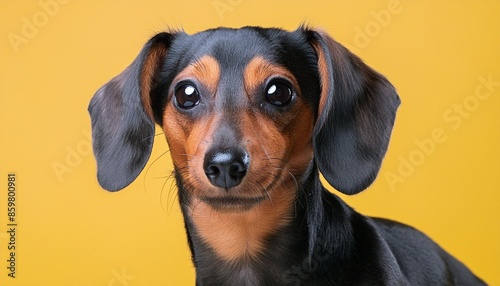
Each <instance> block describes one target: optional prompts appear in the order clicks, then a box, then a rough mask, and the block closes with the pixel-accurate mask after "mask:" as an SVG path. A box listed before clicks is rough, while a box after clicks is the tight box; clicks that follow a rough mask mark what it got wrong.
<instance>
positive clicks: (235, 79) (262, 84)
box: [89, 26, 485, 286]
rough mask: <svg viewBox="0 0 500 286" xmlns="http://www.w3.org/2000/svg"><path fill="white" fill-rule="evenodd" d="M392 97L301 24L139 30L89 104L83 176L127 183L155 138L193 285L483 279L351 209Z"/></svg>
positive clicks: (401, 229)
mask: <svg viewBox="0 0 500 286" xmlns="http://www.w3.org/2000/svg"><path fill="white" fill-rule="evenodd" d="M399 104H400V99H399V96H398V94H397V93H396V90H395V88H394V87H393V86H392V85H391V83H390V82H389V81H388V80H387V79H386V78H385V77H384V76H383V75H381V74H380V73H378V72H376V71H374V70H373V69H372V68H370V67H368V66H367V65H366V64H365V63H364V62H363V61H362V60H361V59H360V58H359V57H357V56H355V55H354V54H352V53H351V52H350V51H349V50H347V49H346V48H344V47H343V46H342V45H341V44H339V43H338V42H336V41H335V40H333V39H332V38H331V37H330V36H329V35H328V34H326V33H325V32H323V31H321V30H316V29H313V28H310V27H306V26H300V27H299V28H298V29H297V30H295V31H285V30H282V29H278V28H261V27H243V28H239V29H232V28H216V29H210V30H206V31H203V32H199V33H196V34H193V35H188V34H186V33H185V32H183V31H168V32H162V33H159V34H157V35H155V36H153V37H152V38H151V39H150V40H149V41H148V42H147V43H146V44H145V46H144V47H143V49H142V50H141V51H140V53H139V55H138V56H137V58H136V59H135V60H134V61H133V62H132V64H131V65H130V66H129V67H127V68H126V69H125V70H124V71H123V72H122V73H120V74H119V75H118V76H116V77H115V78H113V79H111V81H109V82H108V83H106V84H105V85H104V86H103V87H102V88H100V89H99V90H98V91H97V92H96V94H95V95H94V97H93V98H92V99H91V102H90V104H89V112H90V115H91V124H92V137H93V150H94V154H95V157H96V161H97V178H98V181H99V183H100V185H101V186H102V187H103V188H104V189H106V190H109V191H118V190H121V189H123V188H125V187H126V186H127V185H129V184H130V183H131V182H133V181H134V180H135V179H136V178H137V176H138V175H139V173H140V172H141V171H142V170H143V168H144V166H145V164H146V162H147V161H148V159H149V156H150V154H151V148H152V145H153V139H154V137H155V123H156V124H158V125H159V126H161V128H162V129H163V132H164V134H165V137H166V140H167V142H168V145H169V149H170V154H171V157H172V162H173V165H174V172H173V174H174V176H175V180H176V183H177V187H178V197H179V202H180V206H181V210H182V213H183V216H184V221H185V228H186V232H187V237H188V243H189V247H190V250H191V253H192V261H193V264H194V266H195V269H196V285H218V286H219V285H237V286H241V285H321V286H323V285H398V286H400V285H485V283H484V282H483V281H482V280H481V279H480V278H478V277H476V276H475V275H474V274H473V273H472V272H471V271H469V270H468V269H467V268H466V266H464V265H463V264H462V263H461V262H459V261H458V260H456V259H455V258H454V257H452V256H451V255H450V254H448V253H447V252H445V251H444V250H443V249H442V248H440V247H439V246H438V245H437V244H436V243H434V242H433V241H432V240H431V239H430V238H428V237H427V236H426V235H424V234H423V233H421V232H419V231H418V230H416V229H414V228H412V227H410V226H407V225H404V224H400V223H398V222H394V221H391V220H386V219H380V218H370V217H366V216H363V215H361V214H359V213H357V212H356V211H354V210H353V209H352V208H351V207H349V206H348V205H347V204H346V203H344V202H343V201H342V200H341V199H340V198H339V197H337V196H336V195H334V194H332V193H331V192H329V191H327V190H326V189H325V187H324V186H323V185H322V183H321V181H320V173H321V174H322V175H323V177H324V179H326V181H327V182H328V183H329V184H330V185H331V186H333V187H334V188H335V189H336V190H338V191H339V192H341V193H344V194H347V195H353V194H356V193H359V192H361V191H363V190H364V189H366V188H367V187H368V186H369V185H370V184H371V183H372V182H373V181H374V180H375V177H376V176H377V173H378V171H379V168H380V165H381V162H382V159H383V157H384V155H385V153H386V150H387V147H388V143H389V138H390V135H391V132H392V127H393V124H394V120H395V116H396V110H397V108H398V106H399Z"/></svg>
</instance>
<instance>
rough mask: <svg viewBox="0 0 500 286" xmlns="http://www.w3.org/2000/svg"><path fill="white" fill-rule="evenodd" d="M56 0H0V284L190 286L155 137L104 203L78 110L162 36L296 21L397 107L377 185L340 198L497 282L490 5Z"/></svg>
mask: <svg viewBox="0 0 500 286" xmlns="http://www.w3.org/2000/svg"><path fill="white" fill-rule="evenodd" d="M54 1H55V0H36V1H14V0H12V1H5V0H1V1H0V144H1V145H0V146H1V148H0V285H23V286H24V285H51V286H57V285H64V286H66V285H75V286H90V285H130V286H133V285H143V286H144V285H152V286H155V285H194V270H193V267H192V265H191V262H190V254H189V251H188V247H187V242H186V237H185V234H184V228H183V223H182V218H181V215H180V211H179V207H178V204H177V197H176V192H175V189H174V187H173V185H172V181H171V180H168V181H166V179H167V177H168V176H169V175H170V173H171V170H172V167H171V163H170V159H169V158H168V155H167V156H161V155H162V154H163V153H164V152H165V151H166V150H167V146H166V143H165V141H164V140H163V138H162V136H158V137H157V140H156V142H155V147H154V150H153V154H152V156H151V160H150V162H149V163H148V165H147V168H148V169H147V171H144V172H143V173H142V174H141V176H140V177H139V178H138V180H137V181H136V182H135V183H133V184H132V185H131V186H129V187H128V188H126V189H125V190H123V191H121V192H118V193H113V194H111V193H107V192H105V191H103V190H102V189H100V187H99V186H98V185H97V181H96V178H95V171H96V166H95V161H94V158H93V156H92V155H91V152H90V149H89V148H90V139H89V132H90V119H89V116H88V114H87V110H86V109H87V104H88V102H89V100H90V98H91V97H92V95H93V93H94V92H95V91H96V90H97V89H98V88H99V87H100V86H101V85H102V84H104V83H105V82H107V81H108V80H109V79H110V78H111V77H113V76H114V75H116V74H118V73H119V72H121V71H122V70H123V69H124V68H125V67H126V66H127V65H128V64H129V63H130V62H131V61H132V60H133V59H134V58H135V56H136V55H137V53H138V52H139V50H140V49H141V47H142V45H143V44H144V42H145V41H146V40H147V39H148V38H149V37H150V36H152V35H153V34H154V33H155V32H158V31H162V30H164V29H165V28H167V27H171V28H183V29H184V30H186V31H187V32H189V33H194V32H197V31H200V30H204V29H207V28H212V27H217V26H230V27H240V26H244V25H260V26H278V27H283V28H286V29H295V28H296V27H297V26H298V25H300V24H301V23H303V22H306V23H308V24H310V25H312V26H316V27H322V28H324V29H325V30H326V31H327V32H328V33H330V34H331V35H332V36H333V37H335V38H336V39H337V40H338V41H339V42H341V43H342V44H344V45H345V46H347V47H349V48H350V49H351V50H352V51H353V52H355V53H356V54H358V55H359V56H360V57H361V58H363V59H364V60H365V61H366V62H367V63H368V64H369V65H370V66H372V67H374V68H375V69H377V70H378V71H380V72H381V73H383V74H385V75H386V76H387V77H388V78H389V79H390V81H391V82H392V83H393V84H394V85H395V86H396V88H397V89H398V91H399V94H400V96H401V99H402V102H403V104H402V106H401V108H400V109H399V113H398V116H397V119H396V124H395V129H394V132H393V137H392V141H391V144H390V146H389V151H388V154H387V156H386V159H385V161H384V164H383V168H382V170H381V172H380V175H379V177H378V179H377V180H376V182H375V183H374V184H373V185H372V186H371V187H370V188H369V189H368V190H367V191H365V192H363V193H361V194H359V195H357V196H355V197H350V198H345V200H346V201H347V202H348V203H349V204H351V205H352V206H354V207H355V208H356V209H357V210H358V211H360V212H362V213H364V214H368V215H374V216H382V217H388V218H392V219H396V220H398V221H402V222H405V223H408V224H411V225H413V226H415V227H417V228H419V229H421V230H423V231H424V232H426V233H427V234H428V235H430V236H431V237H432V238H433V239H435V240H436V241H437V242H438V243H439V244H440V245H442V246H443V247H444V248H445V249H447V250H448V251H450V252H451V253H452V254H453V255H455V256H457V257H458V258H460V260H462V261H463V262H464V263H465V264H467V265H468V266H469V267H470V268H471V269H473V270H474V272H476V273H477V274H478V275H479V276H481V277H483V278H484V279H485V280H487V281H488V282H489V283H490V284H491V285H500V273H499V270H500V167H499V163H500V118H499V117H500V98H499V97H500V86H499V82H500V34H499V28H500V2H499V1H401V2H399V1H395V0H383V1H364V2H362V1H347V0H339V1H316V2H314V1H250V0H220V1H212V0H209V1H83V0H71V1H68V0H66V1H64V2H68V3H59V2H54ZM60 2H63V1H60ZM44 3H45V4H44ZM47 3H52V6H50V5H49V4H47ZM54 3H56V4H57V5H54ZM398 3H399V4H398ZM47 5H49V7H50V8H47ZM394 7H397V9H396V10H394ZM47 9H48V10H47ZM391 9H392V10H391ZM381 11H386V13H384V12H381ZM387 11H388V12H387ZM387 13H389V14H387ZM44 15H45V16H44ZM384 15H385V18H384ZM387 15H390V17H388V16H387ZM29 23H31V24H29ZM29 25H34V28H33V27H31V30H30V29H29V27H26V26H29ZM16 35H17V38H16V39H17V40H19V38H20V37H22V38H24V40H23V41H21V42H16V41H14V42H12V39H13V37H14V38H15V37H16ZM481 79H483V81H484V80H485V79H486V80H488V79H489V80H490V81H492V82H493V85H491V84H490V85H484V84H483V83H482V81H481ZM495 84H496V86H495ZM478 96H480V97H481V98H478ZM460 106H462V111H460ZM422 146H424V147H422ZM432 146H434V147H432ZM157 158H158V160H156V161H154V160H155V159H157ZM153 161H154V162H153ZM62 166H64V167H62ZM54 168H59V169H57V170H59V171H56V169H54ZM61 168H62V169H61ZM61 170H63V171H61ZM9 172H15V173H16V174H17V180H18V213H17V221H18V223H19V225H18V229H17V246H18V250H17V259H18V260H17V273H16V275H17V278H16V279H10V278H8V277H7V269H6V266H7V265H6V264H7V263H6V262H5V261H6V259H8V256H7V255H8V254H7V240H8V237H7V234H6V223H7V210H6V209H7V207H6V203H7V187H6V186H7V174H8V173H9ZM360 271H362V270H360Z"/></svg>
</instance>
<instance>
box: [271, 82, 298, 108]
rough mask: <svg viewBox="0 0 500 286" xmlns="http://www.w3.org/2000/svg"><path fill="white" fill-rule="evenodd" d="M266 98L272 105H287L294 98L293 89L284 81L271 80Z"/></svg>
mask: <svg viewBox="0 0 500 286" xmlns="http://www.w3.org/2000/svg"><path fill="white" fill-rule="evenodd" d="M266 99H267V101H269V102H270V103H271V104H272V105H275V106H278V107H281V106H285V105H287V104H288V103H289V102H290V100H291V99H292V89H291V88H290V86H288V85H287V84H285V83H283V82H276V81H274V82H271V83H269V84H268V85H267V88H266Z"/></svg>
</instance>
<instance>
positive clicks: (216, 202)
mask: <svg viewBox="0 0 500 286" xmlns="http://www.w3.org/2000/svg"><path fill="white" fill-rule="evenodd" d="M200 199H201V201H203V202H204V203H206V204H208V205H209V206H210V207H212V208H214V209H216V210H220V211H246V210H249V209H251V208H252V207H254V206H256V205H258V204H259V203H261V202H262V201H264V200H265V199H266V197H265V196H261V197H251V198H248V197H235V196H223V197H201V198H200Z"/></svg>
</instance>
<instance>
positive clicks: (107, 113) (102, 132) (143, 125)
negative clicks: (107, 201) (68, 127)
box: [89, 33, 176, 191]
mask: <svg viewBox="0 0 500 286" xmlns="http://www.w3.org/2000/svg"><path fill="white" fill-rule="evenodd" d="M175 36H176V34H172V33H160V34H157V35H156V36H154V37H153V38H152V39H150V40H149V41H148V42H147V43H146V45H145V46H144V48H143V49H142V50H141V52H140V54H139V55H138V56H137V58H136V59H135V60H134V62H132V64H131V65H130V66H129V67H128V68H126V69H125V70H124V71H123V72H122V73H121V74H119V75H117V76H116V77H115V78H113V79H112V80H111V81H109V82H108V83H107V84H105V85H104V86H103V87H101V88H100V89H99V90H98V91H97V92H96V93H95V95H94V97H93V98H92V100H91V102H90V104H89V112H90V117H91V119H92V141H93V142H92V143H93V148H94V155H95V157H96V160H97V179H98V181H99V184H100V185H101V186H102V187H103V188H104V189H106V190H108V191H118V190H121V189H123V188H125V187H126V186H127V185H129V184H130V183H131V182H132V181H134V180H135V178H137V176H138V175H139V173H140V172H141V171H142V169H143V168H144V166H145V165H146V162H147V161H148V159H149V156H150V154H151V149H152V146H153V139H154V130H155V126H154V121H153V112H152V107H151V90H153V89H154V88H155V86H156V85H157V84H158V77H159V74H160V72H161V68H162V64H163V63H164V61H165V58H166V56H167V51H168V49H169V47H170V45H171V42H172V41H173V39H174V37H175Z"/></svg>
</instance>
